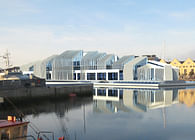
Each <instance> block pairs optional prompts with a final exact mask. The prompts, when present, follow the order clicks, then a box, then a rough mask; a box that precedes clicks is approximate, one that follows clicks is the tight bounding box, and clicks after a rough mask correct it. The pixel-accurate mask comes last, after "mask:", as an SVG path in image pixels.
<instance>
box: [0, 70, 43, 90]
mask: <svg viewBox="0 0 195 140" xmlns="http://www.w3.org/2000/svg"><path fill="white" fill-rule="evenodd" d="M43 86H45V79H42V78H39V77H36V76H34V75H25V74H23V72H22V71H21V70H20V67H10V68H6V69H0V88H19V87H43Z"/></svg>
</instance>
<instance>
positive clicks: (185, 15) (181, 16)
mask: <svg viewBox="0 0 195 140" xmlns="http://www.w3.org/2000/svg"><path fill="white" fill-rule="evenodd" d="M194 13H195V9H189V10H186V11H175V12H170V13H169V14H168V15H169V16H170V17H172V18H174V19H178V20H186V19H193V18H194V17H195V14H194Z"/></svg>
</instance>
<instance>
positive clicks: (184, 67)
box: [160, 58, 195, 75]
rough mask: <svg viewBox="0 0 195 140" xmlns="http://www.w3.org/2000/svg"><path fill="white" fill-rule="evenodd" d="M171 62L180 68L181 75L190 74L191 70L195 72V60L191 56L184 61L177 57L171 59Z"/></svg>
mask: <svg viewBox="0 0 195 140" xmlns="http://www.w3.org/2000/svg"><path fill="white" fill-rule="evenodd" d="M160 62H164V63H166V62H165V61H164V60H163V59H161V61H160ZM170 64H171V65H172V66H175V67H177V68H179V74H180V75H183V74H184V75H185V74H186V75H189V73H190V72H191V71H194V72H195V62H194V61H193V60H192V59H190V58H188V59H186V60H185V61H184V62H180V61H178V60H177V59H173V61H171V62H170Z"/></svg>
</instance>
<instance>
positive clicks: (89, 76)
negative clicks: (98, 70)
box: [87, 73, 96, 80]
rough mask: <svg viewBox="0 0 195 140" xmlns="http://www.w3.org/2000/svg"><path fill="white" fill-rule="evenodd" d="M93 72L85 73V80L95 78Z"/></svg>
mask: <svg viewBox="0 0 195 140" xmlns="http://www.w3.org/2000/svg"><path fill="white" fill-rule="evenodd" d="M95 79H96V77H95V73H87V80H95Z"/></svg>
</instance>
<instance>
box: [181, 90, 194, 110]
mask: <svg viewBox="0 0 195 140" xmlns="http://www.w3.org/2000/svg"><path fill="white" fill-rule="evenodd" d="M179 102H180V103H184V104H186V105H187V106H188V107H191V106H192V105H193V104H195V89H185V90H179Z"/></svg>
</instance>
